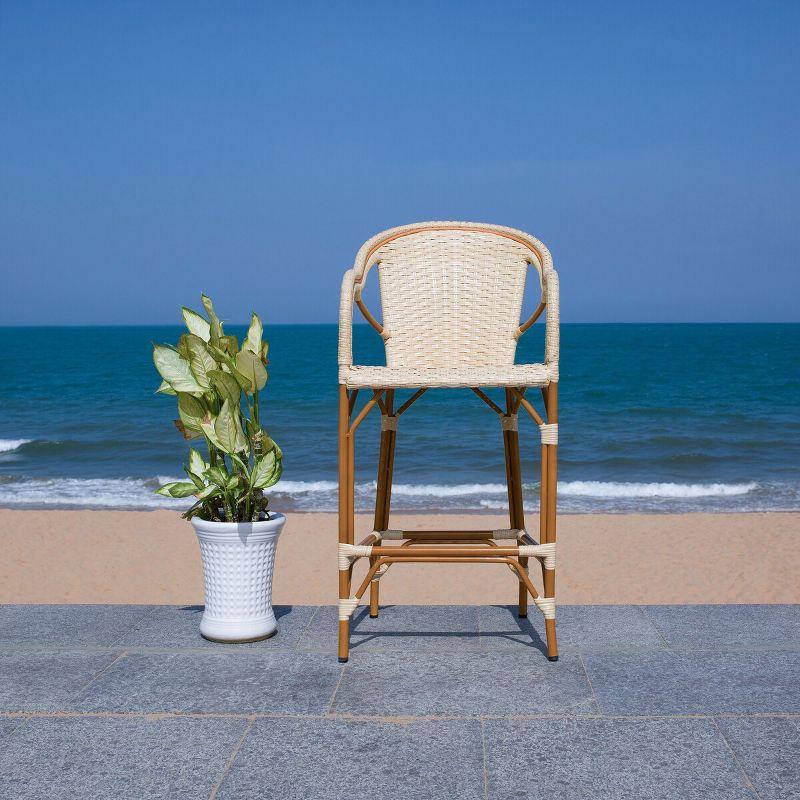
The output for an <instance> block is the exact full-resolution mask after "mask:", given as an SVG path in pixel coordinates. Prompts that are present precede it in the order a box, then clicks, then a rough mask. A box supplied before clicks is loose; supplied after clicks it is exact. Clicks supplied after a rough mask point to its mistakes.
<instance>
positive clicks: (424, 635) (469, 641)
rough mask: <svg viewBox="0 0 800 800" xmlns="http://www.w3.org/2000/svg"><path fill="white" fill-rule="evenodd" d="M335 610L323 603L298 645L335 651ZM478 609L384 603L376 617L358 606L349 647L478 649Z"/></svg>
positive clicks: (352, 648)
mask: <svg viewBox="0 0 800 800" xmlns="http://www.w3.org/2000/svg"><path fill="white" fill-rule="evenodd" d="M338 619H339V617H338V612H337V609H336V607H335V606H322V607H321V608H320V610H319V611H318V613H317V614H316V615H315V617H314V619H313V620H312V621H311V624H310V625H309V626H308V628H306V630H305V632H304V633H303V636H302V637H301V639H300V641H299V642H298V648H300V649H304V650H305V649H308V650H320V651H324V652H327V653H335V652H336V648H337V640H338V632H339V625H338ZM480 647H481V643H480V635H479V628H478V612H477V608H476V607H475V606H384V607H382V608H381V610H380V613H379V615H378V617H377V619H371V618H370V616H369V608H368V607H365V606H361V607H359V608H358V609H357V611H356V612H355V614H354V615H353V619H352V622H351V624H350V648H351V650H352V651H353V652H354V653H355V652H358V653H363V652H367V651H371V650H381V651H384V650H408V651H420V650H436V651H437V652H448V651H451V650H479V649H480Z"/></svg>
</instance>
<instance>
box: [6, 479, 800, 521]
mask: <svg viewBox="0 0 800 800" xmlns="http://www.w3.org/2000/svg"><path fill="white" fill-rule="evenodd" d="M174 480H181V478H180V477H175V476H170V475H158V476H153V477H151V478H136V477H127V478H86V479H79V478H27V477H26V478H22V477H11V476H0V506H5V507H14V508H121V509H158V508H170V509H175V510H182V509H184V508H187V507H188V506H189V505H190V504H191V502H192V499H191V498H184V499H177V500H176V499H172V498H168V497H161V496H160V495H157V494H155V490H156V489H157V488H158V487H159V486H160V485H162V484H164V483H167V482H169V481H174ZM375 490H376V486H375V482H374V481H368V482H362V483H357V484H356V486H355V501H356V509H357V510H359V511H369V510H371V508H372V507H373V506H374V502H375ZM338 492H339V489H338V484H337V483H336V482H335V481H329V480H316V481H295V480H283V481H280V482H279V483H278V484H276V485H275V486H273V487H272V488H271V489H270V490H269V494H270V496H271V498H272V505H273V506H274V507H275V508H280V509H282V510H287V511H335V510H336V508H337V506H338ZM523 494H524V499H525V504H526V508H527V509H528V510H529V511H531V512H534V511H535V510H536V507H537V506H538V500H539V485H538V484H536V483H530V484H525V485H524V486H523ZM558 494H559V507H560V508H561V510H562V511H566V512H573V513H586V512H623V511H651V512H675V511H765V510H800V491H798V487H796V486H793V485H789V484H770V485H761V484H757V483H708V484H701V483H635V482H629V483H626V482H605V481H562V482H560V483H559V485H558ZM392 497H393V503H392V508H393V510H395V511H419V512H423V511H424V512H446V511H451V512H459V511H467V512H468V511H498V512H500V511H504V510H506V509H507V508H508V501H507V497H508V495H507V489H506V487H505V486H504V485H503V484H500V483H462V484H439V483H431V484H411V483H408V484H406V483H399V484H396V485H395V486H394V488H393V492H392Z"/></svg>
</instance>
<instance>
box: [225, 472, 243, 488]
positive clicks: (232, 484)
mask: <svg viewBox="0 0 800 800" xmlns="http://www.w3.org/2000/svg"><path fill="white" fill-rule="evenodd" d="M240 480H241V479H240V477H239V476H238V475H231V476H230V478H228V482H227V483H226V484H225V488H226V489H228V490H230V489H235V488H236V487H237V486H238V485H239V481H240Z"/></svg>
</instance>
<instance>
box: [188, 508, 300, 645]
mask: <svg viewBox="0 0 800 800" xmlns="http://www.w3.org/2000/svg"><path fill="white" fill-rule="evenodd" d="M285 522H286V517H285V516H284V515H283V514H277V513H273V512H270V515H269V519H267V520H264V521H263V522H206V521H205V520H202V519H197V518H196V517H194V518H193V519H192V525H193V526H194V530H195V533H196V534H197V538H198V540H199V542H200V555H201V556H202V558H203V576H204V578H205V594H206V608H205V611H204V612H203V619H202V620H201V621H200V633H201V635H202V636H203V637H204V638H205V639H210V640H211V641H214V642H253V641H257V640H258V639H266V638H267V637H269V636H272V634H274V633H275V631H276V630H277V627H278V626H277V623H276V621H275V613H274V612H273V610H272V570H273V568H274V566H275V548H276V547H277V544H278V537H279V536H280V535H281V531H282V530H283V526H284V524H285Z"/></svg>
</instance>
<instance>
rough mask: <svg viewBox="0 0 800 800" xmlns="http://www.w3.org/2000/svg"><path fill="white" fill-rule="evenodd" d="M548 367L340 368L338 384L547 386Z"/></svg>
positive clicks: (552, 375) (551, 376)
mask: <svg viewBox="0 0 800 800" xmlns="http://www.w3.org/2000/svg"><path fill="white" fill-rule="evenodd" d="M556 370H557V367H556V366H555V365H553V366H550V365H549V364H510V365H508V366H504V367H500V366H495V367H459V368H457V369H450V368H446V367H441V368H438V367H436V368H421V369H413V368H410V367H359V366H352V367H339V383H343V384H345V386H347V388H348V389H363V388H371V389H417V388H422V387H423V386H430V387H439V388H454V389H460V388H472V387H473V386H476V387H477V386H534V387H535V386H547V385H548V384H549V383H550V381H554V380H558V375H557V373H556Z"/></svg>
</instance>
